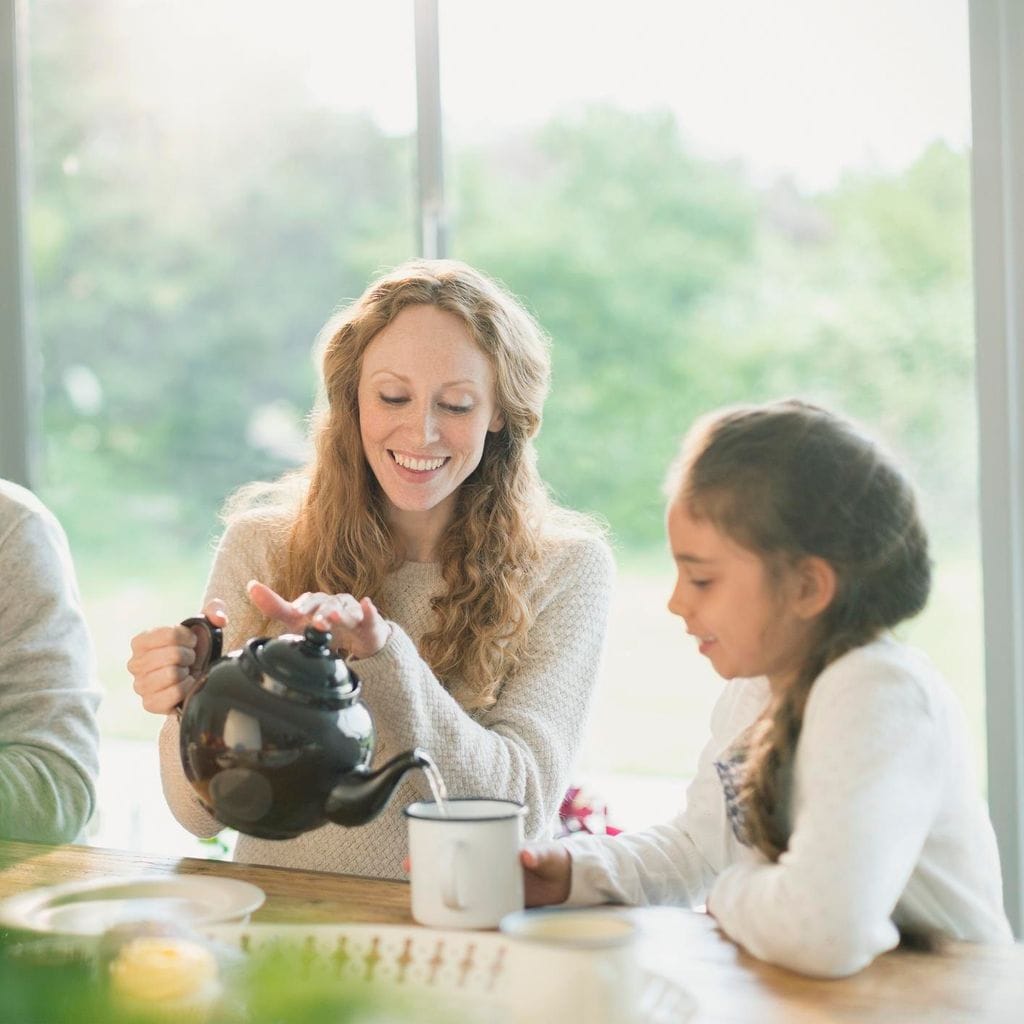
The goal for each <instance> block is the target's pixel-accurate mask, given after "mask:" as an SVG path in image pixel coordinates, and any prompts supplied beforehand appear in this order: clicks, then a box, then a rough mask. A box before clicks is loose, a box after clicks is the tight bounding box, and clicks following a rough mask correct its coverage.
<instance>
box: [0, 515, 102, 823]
mask: <svg viewBox="0 0 1024 1024" xmlns="http://www.w3.org/2000/svg"><path fill="white" fill-rule="evenodd" d="M3 501H4V499H3V497H2V496H0V502H3ZM5 508H6V509H9V510H11V512H12V514H11V515H0V836H3V837H4V838H8V839H23V840H31V841H38V842H49V843H61V842H71V841H72V840H74V839H76V838H77V837H78V835H79V833H80V832H81V830H82V828H83V827H84V826H85V823H86V822H87V821H88V820H89V817H90V815H91V814H92V811H93V808H94V806H95V800H96V791H95V780H96V776H97V774H98V772H99V755H98V750H99V731H98V728H97V724H96V708H97V706H98V704H99V697H100V694H99V687H98V685H97V682H96V672H95V662H94V658H93V649H92V643H91V641H90V638H89V633H88V630H87V628H86V624H85V619H84V617H83V615H82V609H81V605H80V602H79V595H78V586H77V583H76V580H75V573H74V567H73V566H72V563H71V554H70V552H69V550H68V544H67V539H66V537H65V535H64V531H63V530H62V529H61V527H60V524H59V523H58V522H57V520H56V519H55V518H54V517H53V516H52V515H50V514H49V513H48V512H47V511H46V510H45V509H43V508H42V506H38V507H26V506H22V505H20V504H14V503H10V504H3V505H0V512H3V511H4V510H5Z"/></svg>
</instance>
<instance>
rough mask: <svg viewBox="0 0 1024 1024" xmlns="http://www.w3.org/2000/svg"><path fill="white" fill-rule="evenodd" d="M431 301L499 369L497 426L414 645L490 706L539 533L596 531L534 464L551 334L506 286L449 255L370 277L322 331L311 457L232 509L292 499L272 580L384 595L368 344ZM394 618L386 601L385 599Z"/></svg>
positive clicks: (527, 617)
mask: <svg viewBox="0 0 1024 1024" xmlns="http://www.w3.org/2000/svg"><path fill="white" fill-rule="evenodd" d="M417 305H427V306H433V307H435V308H437V309H440V310H443V311H445V312H448V313H451V314H453V315H455V316H457V317H458V318H459V319H460V320H461V321H462V322H463V323H464V324H465V326H466V328H467V329H468V331H469V333H470V335H471V336H472V338H473V339H474V340H475V342H476V343H477V344H478V345H479V346H480V348H481V350H482V351H483V352H484V353H485V354H486V355H487V357H488V359H489V360H490V362H491V365H492V367H493V369H494V377H495V391H496V401H497V407H498V409H499V410H500V411H501V413H502V415H503V417H504V425H503V427H502V428H501V429H500V430H498V431H496V432H489V433H488V434H487V438H486V441H485V444H484V451H483V455H482V458H481V461H480V464H479V466H478V467H477V468H476V469H475V470H474V471H473V473H472V474H470V476H469V477H468V478H467V479H466V480H465V481H464V482H463V484H462V485H461V486H460V488H459V490H458V492H457V502H456V508H455V512H454V516H453V519H452V522H451V523H450V524H449V526H448V528H447V530H446V531H445V533H444V535H443V536H442V538H441V541H440V548H439V551H438V560H439V561H440V563H441V570H442V573H443V576H444V580H445V583H446V588H445V590H444V592H443V593H441V594H440V595H439V596H437V597H435V598H434V600H433V606H434V611H435V613H436V622H437V625H436V628H435V629H433V630H432V631H431V632H429V633H428V634H427V635H425V636H424V637H423V638H422V639H421V641H420V644H419V647H420V654H421V655H422V657H423V658H424V659H425V660H426V661H427V662H428V664H430V666H431V668H432V669H433V671H434V672H435V673H436V675H437V676H438V677H439V678H440V679H442V680H444V681H445V683H446V685H448V686H449V687H450V688H451V687H452V686H453V685H454V684H455V683H456V681H457V689H458V694H457V696H458V697H459V700H460V702H461V703H462V704H463V706H464V707H467V708H470V709H472V708H480V707H486V706H488V705H490V704H492V703H493V702H494V700H495V698H496V695H497V691H498V689H499V688H500V685H501V682H502V680H503V679H504V678H506V677H507V675H508V674H509V673H510V672H511V671H512V670H514V668H515V666H516V665H517V664H518V663H519V662H520V660H521V659H522V657H523V653H524V646H525V641H526V637H527V634H528V631H529V629H530V626H531V625H532V623H533V621H534V619H535V617H536V613H535V610H534V608H533V607H532V604H531V599H530V594H531V590H532V587H531V584H532V581H533V579H534V574H535V571H536V568H537V566H538V564H539V562H540V561H541V556H542V553H543V547H544V540H545V537H546V536H547V534H548V533H549V532H551V531H552V530H553V529H555V528H557V527H559V526H561V527H563V528H564V529H567V530H570V531H572V532H579V531H588V530H589V529H590V528H591V527H590V524H589V520H587V519H586V518H585V517H583V516H578V515H576V514H574V513H570V512H568V511H567V510H565V509H561V508H559V507H558V506H556V505H555V504H554V503H553V502H552V501H551V499H550V497H549V495H548V493H547V490H546V488H545V486H544V484H543V482H542V481H541V479H540V476H539V474H538V472H537V459H536V451H535V448H534V442H533V438H534V437H535V435H536V434H537V432H538V430H539V429H540V424H541V413H542V409H543V405H544V400H545V398H546V397H547V393H548V387H549V381H550V360H549V355H548V339H547V337H546V336H545V334H544V333H543V331H542V330H541V328H540V327H539V326H538V324H537V323H536V321H535V320H534V319H533V317H532V316H531V315H530V314H529V313H528V312H527V311H526V310H525V309H524V308H523V306H522V305H521V304H520V303H519V302H518V301H517V300H516V299H515V298H514V297H513V296H512V295H511V294H509V293H508V292H507V291H505V290H504V289H503V288H502V287H500V286H499V285H498V284H496V283H495V282H494V281H492V280H490V279H489V278H488V277H486V276H485V275H483V274H481V273H480V272H478V271H476V270H474V269H472V268H471V267H469V266H467V265H465V264H463V263H459V262H457V261H452V260H412V261H410V262H408V263H405V264H403V265H401V266H399V267H397V268H396V269H395V270H394V271H392V272H391V273H389V274H386V275H385V276H383V277H381V278H379V279H378V280H376V281H375V282H374V283H373V284H371V285H370V287H369V288H367V290H366V292H365V293H364V294H363V295H362V296H361V297H360V298H359V299H358V300H356V302H354V303H353V304H352V305H351V306H349V307H347V308H346V309H343V310H342V311H340V312H339V313H338V314H336V315H335V316H334V317H332V318H331V319H330V320H329V321H328V322H327V324H326V325H325V326H324V328H323V330H322V331H321V333H320V336H319V338H318V342H317V344H318V347H319V348H320V349H321V351H322V371H323V373H322V391H321V394H320V397H319V399H318V402H317V407H316V409H315V410H314V413H313V417H312V440H313V445H314V449H315V450H314V454H313V457H312V459H311V461H310V463H309V464H308V465H307V466H306V467H305V468H304V469H303V470H302V471H301V472H299V473H296V474H292V475H291V476H290V477H289V476H286V477H285V478H283V479H282V480H281V481H279V482H278V484H276V485H271V487H269V488H268V487H267V486H266V485H262V486H260V485H256V486H253V487H249V488H243V489H242V490H241V491H240V492H239V493H238V494H237V495H236V496H235V498H233V499H232V500H231V501H230V502H229V504H228V508H227V517H228V519H229V520H230V518H231V517H232V516H233V515H237V514H239V513H240V512H241V511H244V510H245V509H247V508H250V507H251V506H252V505H253V504H254V503H255V502H258V503H261V504H266V503H267V498H268V494H269V496H270V502H271V504H278V505H279V504H282V503H284V504H287V503H288V502H291V503H292V504H293V505H295V504H297V511H296V512H295V514H294V515H293V516H291V517H289V526H288V527H287V532H286V534H285V535H283V536H282V538H281V545H280V556H279V558H278V562H277V565H276V569H275V579H274V580H273V585H274V586H275V589H277V590H278V591H279V592H280V593H281V594H283V595H284V596H286V597H290V598H294V597H297V596H298V595H299V594H301V593H303V592H305V591H324V592H326V593H340V592H348V593H352V594H354V595H356V596H357V597H362V596H364V595H369V596H371V597H373V598H374V599H375V600H377V596H378V595H379V593H380V590H381V584H382V583H383V581H384V578H385V576H386V575H387V574H388V573H389V572H392V571H393V570H394V569H396V568H397V567H398V565H399V564H400V563H401V559H402V555H401V552H400V551H399V549H398V548H397V547H396V544H395V540H394V537H393V536H392V532H391V528H390V526H389V523H388V516H387V508H386V498H385V496H384V494H383V493H382V491H381V488H380V486H379V484H378V483H377V480H376V478H375V477H374V475H373V473H372V472H371V470H370V468H369V465H368V463H367V461H366V458H365V456H364V452H363V447H362V441H361V438H360V427H359V402H358V388H359V378H360V373H361V369H362V362H363V354H364V352H365V351H366V348H367V346H368V345H369V344H370V342H371V341H373V339H374V338H375V337H376V336H377V334H378V333H379V332H380V331H381V330H382V329H383V328H385V327H387V326H388V324H390V323H391V322H392V321H393V320H394V319H395V318H396V317H397V316H398V315H399V314H400V313H401V312H402V310H404V309H407V308H409V307H410V306H417ZM381 611H382V613H383V614H385V615H387V614H388V609H387V608H386V607H384V608H381Z"/></svg>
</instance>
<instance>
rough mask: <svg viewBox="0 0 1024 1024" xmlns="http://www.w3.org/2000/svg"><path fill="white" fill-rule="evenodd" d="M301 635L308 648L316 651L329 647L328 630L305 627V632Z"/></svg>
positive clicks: (329, 636)
mask: <svg viewBox="0 0 1024 1024" xmlns="http://www.w3.org/2000/svg"><path fill="white" fill-rule="evenodd" d="M302 635H303V638H304V639H305V641H306V644H308V645H309V646H310V647H313V648H316V649H317V650H320V649H322V648H325V647H326V648H329V647H330V643H331V634H330V631H329V630H326V629H317V628H316V626H307V627H306V631H305V632H304V633H303V634H302Z"/></svg>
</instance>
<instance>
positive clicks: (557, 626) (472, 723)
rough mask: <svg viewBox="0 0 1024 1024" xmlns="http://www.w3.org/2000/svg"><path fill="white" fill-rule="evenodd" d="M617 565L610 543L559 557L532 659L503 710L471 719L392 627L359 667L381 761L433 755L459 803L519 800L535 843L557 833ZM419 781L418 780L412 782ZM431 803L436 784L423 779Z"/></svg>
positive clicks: (585, 542) (583, 545) (506, 692)
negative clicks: (410, 753) (414, 751)
mask: <svg viewBox="0 0 1024 1024" xmlns="http://www.w3.org/2000/svg"><path fill="white" fill-rule="evenodd" d="M613 573H614V566H613V562H612V558H611V553H610V551H609V550H608V548H607V546H606V545H605V544H604V542H603V541H599V540H595V539H589V538H588V539H581V540H576V541H572V542H569V543H566V544H565V545H564V546H562V548H561V549H560V550H559V551H558V552H557V553H556V555H555V556H554V558H553V559H552V564H551V565H549V566H548V572H547V574H546V579H547V583H546V584H545V585H544V587H543V591H542V596H541V599H540V607H539V611H538V614H537V617H536V619H535V621H534V624H533V627H532V628H531V630H530V636H529V640H528V653H527V656H526V658H525V661H524V663H523V664H521V665H520V667H519V669H518V671H517V672H516V674H515V675H514V676H513V677H512V678H510V679H508V680H507V681H506V682H505V683H504V685H503V686H502V689H501V692H500V694H499V696H498V700H497V703H496V704H495V705H494V706H493V707H491V708H488V709H487V710H486V711H482V712H477V713H473V714H470V713H467V712H466V711H465V710H463V708H462V707H461V706H460V705H459V703H458V702H457V701H456V700H455V699H454V698H453V697H452V696H451V695H450V694H449V693H448V691H447V690H446V689H445V688H444V686H443V685H442V684H441V682H440V681H439V680H438V679H437V678H436V676H434V674H433V673H432V672H431V670H430V668H429V667H428V666H427V664H426V663H425V662H424V661H423V660H422V658H420V656H419V653H418V652H417V650H416V647H415V645H414V644H413V643H412V641H411V640H410V639H409V637H408V635H407V634H406V633H405V632H404V630H402V629H401V628H400V627H399V626H397V625H395V624H392V631H391V636H390V638H389V639H388V641H387V643H386V644H385V645H384V647H383V648H382V649H381V650H380V651H379V652H378V653H377V654H375V655H373V656H372V657H370V658H363V659H360V660H358V661H356V662H354V663H353V668H354V669H355V670H356V673H357V674H358V675H359V677H360V679H361V680H362V681H363V686H364V689H363V696H364V699H365V700H366V703H367V705H368V706H369V707H370V710H371V713H372V714H373V720H374V724H375V726H376V729H377V741H378V754H379V755H381V756H383V757H384V758H390V757H393V756H394V755H396V754H398V753H399V752H400V751H403V750H407V749H409V748H411V747H422V748H424V749H425V750H426V751H427V752H428V753H429V754H430V755H431V757H432V758H433V759H434V761H435V762H436V763H437V765H438V767H439V769H440V771H441V774H442V776H443V777H444V780H445V783H446V785H447V788H448V792H449V794H450V795H451V796H479V797H491V798H503V799H511V800H518V801H521V802H523V803H525V804H526V805H527V806H528V807H529V812H528V814H527V816H526V821H525V832H526V835H527V837H528V838H535V837H538V836H543V835H550V834H551V826H552V823H553V822H554V820H555V817H556V814H557V811H558V808H559V806H560V804H561V801H562V797H563V796H564V794H565V791H566V788H567V786H568V784H569V774H570V771H571V768H572V765H573V762H574V760H575V758H576V755H577V752H578V750H579V746H580V741H581V740H582V737H583V732H584V728H585V725H586V720H587V714H588V711H589V707H590V701H591V697H592V694H593V690H594V685H595V683H596V681H597V677H598V670H599V667H600V660H601V653H602V648H603V644H604V637H605V631H606V628H607V623H608V611H609V607H610V601H611V591H612V579H613ZM407 778H411V777H407ZM415 786H416V787H417V789H418V790H419V791H420V793H421V796H422V797H423V798H429V792H428V790H427V789H426V784H425V782H424V781H423V780H421V779H416V780H415Z"/></svg>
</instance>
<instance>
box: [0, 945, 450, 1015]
mask: <svg viewBox="0 0 1024 1024" xmlns="http://www.w3.org/2000/svg"><path fill="white" fill-rule="evenodd" d="M195 941H199V942H201V941H202V940H200V939H198V938H197V939H196V940H195ZM203 944H204V945H209V944H206V943H203ZM210 948H212V949H213V951H214V953H215V954H216V956H217V959H218V961H219V968H220V977H221V980H222V982H223V995H222V996H221V998H220V999H219V1000H218V1001H217V1002H216V1003H215V1004H214V1005H213V1006H211V1007H209V1008H208V1009H207V1008H203V1009H200V1008H198V1007H190V1006H182V1007H174V1006H173V1005H168V1004H161V1003H154V1004H153V1007H152V1009H150V1008H148V1007H139V1006H133V1005H129V1004H125V1003H124V1002H122V1001H121V1000H119V999H118V998H117V997H116V993H114V992H113V991H112V990H111V987H110V985H109V983H108V977H107V960H108V958H107V957H106V956H105V955H104V953H103V943H102V942H96V943H94V944H90V940H88V939H85V938H81V937H78V938H64V937H43V938H40V937H39V936H37V935H36V936H29V935H26V934H21V933H18V932H11V931H4V930H0V992H3V999H2V1001H0V1024H99V1022H103V1024H169V1022H171V1021H189V1022H192V1024H203V1022H204V1021H210V1024H214V1022H216V1024H322V1022H327V1021H329V1022H330V1024H403V1022H413V1021H416V1022H424V1024H431V1022H432V1024H442V1022H450V1021H455V1022H457V1021H459V1020H462V1019H463V1017H462V1016H461V1015H460V1014H459V1013H455V1014H454V1015H453V1013H452V1011H451V1009H450V1008H449V1007H446V1006H442V1005H441V1004H440V1003H437V1002H436V997H433V998H425V997H424V996H423V995H422V994H418V995H417V997H416V998H415V999H413V997H412V996H411V995H409V994H407V993H404V992H400V991H399V990H398V988H397V987H396V986H394V985H390V984H388V983H386V982H374V983H369V982H367V983H360V982H358V981H352V980H351V979H349V978H344V979H342V980H339V975H338V971H337V970H336V969H335V968H333V967H332V966H331V965H330V964H326V963H324V962H322V961H320V960H313V959H311V958H310V957H308V956H307V955H306V954H305V951H304V950H303V949H302V948H299V947H293V946H290V945H288V944H286V943H280V944H271V945H268V946H267V947H265V948H262V949H260V950H258V951H256V952H254V953H252V954H249V955H248V956H246V957H245V958H244V959H242V960H238V958H237V955H235V954H234V952H233V951H231V950H227V949H224V950H221V949H219V948H218V947H216V946H212V947H210Z"/></svg>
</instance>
